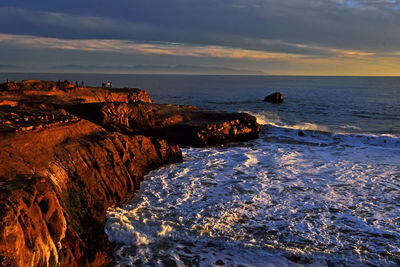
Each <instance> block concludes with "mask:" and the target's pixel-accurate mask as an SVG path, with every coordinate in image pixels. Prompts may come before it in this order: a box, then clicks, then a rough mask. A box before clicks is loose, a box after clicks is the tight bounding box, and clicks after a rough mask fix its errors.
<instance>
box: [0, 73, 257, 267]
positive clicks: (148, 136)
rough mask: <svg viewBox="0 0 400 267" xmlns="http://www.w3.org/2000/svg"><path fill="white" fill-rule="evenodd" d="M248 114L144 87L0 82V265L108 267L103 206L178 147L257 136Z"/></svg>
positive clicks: (173, 157)
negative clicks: (188, 103)
mask: <svg viewBox="0 0 400 267" xmlns="http://www.w3.org/2000/svg"><path fill="white" fill-rule="evenodd" d="M259 131H260V126H259V125H258V124H257V123H256V121H255V118H254V117H252V116H250V115H248V114H236V113H219V112H211V111H201V110H197V109H196V108H193V107H183V106H171V105H158V104H155V103H152V101H151V99H150V98H149V96H148V94H147V92H146V91H143V90H139V89H129V88H128V89H107V88H96V87H87V88H86V87H85V88H83V87H75V86H74V85H73V84H70V83H66V82H46V81H36V80H28V81H22V82H10V83H6V84H0V162H2V164H0V217H1V220H0V264H1V265H2V266H102V265H111V264H112V252H113V248H112V245H111V244H110V243H109V242H108V240H107V238H106V235H105V233H104V222H105V219H106V217H105V214H106V210H107V208H109V207H111V206H115V205H119V204H121V203H123V202H125V201H127V200H129V199H130V198H131V197H132V196H133V193H134V191H135V190H136V189H138V188H139V186H140V182H141V181H142V179H143V176H144V175H145V174H147V173H148V172H149V171H151V170H153V169H155V168H158V167H160V166H162V165H164V164H168V163H173V162H178V161H181V160H182V153H181V151H180V148H179V146H178V144H180V145H194V146H209V145H225V144H226V143H228V142H232V141H240V140H248V139H251V138H255V137H257V136H258V133H259Z"/></svg>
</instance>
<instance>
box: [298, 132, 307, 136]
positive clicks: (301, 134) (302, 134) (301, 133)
mask: <svg viewBox="0 0 400 267" xmlns="http://www.w3.org/2000/svg"><path fill="white" fill-rule="evenodd" d="M297 135H298V136H302V137H303V136H305V135H306V134H305V133H304V132H303V131H298V132H297Z"/></svg>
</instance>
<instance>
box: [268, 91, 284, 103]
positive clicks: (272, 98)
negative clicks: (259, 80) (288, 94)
mask: <svg viewBox="0 0 400 267" xmlns="http://www.w3.org/2000/svg"><path fill="white" fill-rule="evenodd" d="M264 101H265V102H270V103H282V102H283V95H282V94H281V93H278V92H276V93H273V94H270V95H268V96H266V97H265V98H264Z"/></svg>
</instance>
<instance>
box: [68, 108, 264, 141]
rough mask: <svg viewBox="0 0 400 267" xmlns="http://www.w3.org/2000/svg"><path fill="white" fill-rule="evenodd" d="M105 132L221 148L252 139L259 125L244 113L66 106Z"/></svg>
mask: <svg viewBox="0 0 400 267" xmlns="http://www.w3.org/2000/svg"><path fill="white" fill-rule="evenodd" d="M66 108H67V109H68V111H70V112H71V113H73V114H75V115H77V116H79V117H82V118H85V119H87V120H90V121H92V122H94V123H96V124H99V125H102V126H103V127H105V128H106V129H108V130H112V131H118V132H125V133H129V134H143V135H146V136H157V137H160V138H165V139H167V140H168V141H171V142H173V143H176V144H179V145H184V146H196V147H203V146H222V145H225V144H227V143H229V142H234V141H244V140H250V139H253V138H256V137H257V136H258V134H259V132H260V125H258V124H257V122H256V118H255V117H253V116H251V115H249V114H245V113H221V112H219V113H216V112H211V111H202V110H198V109H195V108H193V107H184V106H172V105H160V104H154V103H144V102H136V103H93V104H78V105H73V106H69V107H66Z"/></svg>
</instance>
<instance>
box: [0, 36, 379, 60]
mask: <svg viewBox="0 0 400 267" xmlns="http://www.w3.org/2000/svg"><path fill="white" fill-rule="evenodd" d="M278 43H279V42H278ZM280 43H282V44H285V45H287V46H293V47H297V48H299V49H305V50H310V51H312V50H318V51H321V52H323V53H325V54H326V55H328V54H330V55H333V56H343V57H367V56H373V55H374V53H371V52H362V51H356V50H343V49H332V48H324V47H319V46H309V45H304V44H289V43H284V42H280ZM0 44H8V45H15V46H21V47H26V48H30V49H32V48H37V49H61V50H79V51H89V52H116V53H123V54H148V55H169V56H186V57H210V58H230V59H244V60H269V59H282V60H290V59H300V58H303V57H307V58H312V57H313V54H311V55H304V54H297V53H278V52H268V51H260V50H250V49H241V48H235V47H226V46H215V45H205V46H196V45H187V44H181V43H137V42H133V41H125V40H107V39H73V40H68V39H60V38H49V37H35V36H29V35H11V34H0Z"/></svg>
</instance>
